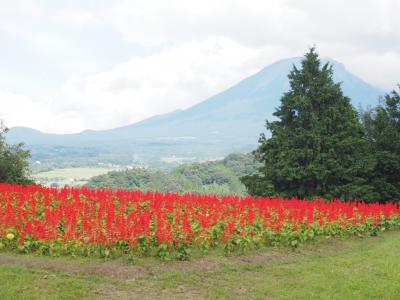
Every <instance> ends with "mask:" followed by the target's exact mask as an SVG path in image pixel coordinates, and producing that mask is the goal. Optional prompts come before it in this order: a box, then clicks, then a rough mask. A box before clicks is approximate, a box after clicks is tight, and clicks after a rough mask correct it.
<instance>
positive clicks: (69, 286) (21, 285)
mask: <svg viewBox="0 0 400 300" xmlns="http://www.w3.org/2000/svg"><path fill="white" fill-rule="evenodd" d="M92 283H93V282H91V281H88V278H82V277H80V276H75V275H72V274H63V273H54V272H50V271H45V270H41V269H36V268H35V269H33V268H26V267H21V266H14V265H1V266H0V299H79V298H80V299H82V298H87V297H89V296H90V295H91V291H92V290H91V285H92Z"/></svg>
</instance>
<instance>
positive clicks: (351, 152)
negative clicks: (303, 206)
mask: <svg viewBox="0 0 400 300" xmlns="http://www.w3.org/2000/svg"><path fill="white" fill-rule="evenodd" d="M332 76H333V69H332V66H331V65H330V64H329V63H326V64H325V65H323V66H322V67H321V63H320V60H319V57H318V54H317V53H316V52H315V49H314V48H311V49H310V51H309V52H308V53H307V54H306V55H305V58H304V59H303V60H302V62H301V68H297V67H296V66H293V70H292V71H291V72H290V74H289V75H288V77H289V81H290V90H289V91H288V92H286V93H285V94H284V95H283V97H282V99H281V105H280V107H279V108H278V109H277V110H276V112H275V113H274V116H276V117H277V118H278V120H277V121H274V122H268V121H267V122H266V128H267V129H268V130H270V132H271V137H270V138H267V137H266V136H265V135H264V134H261V137H260V139H259V147H258V149H257V150H255V155H256V157H257V159H258V160H259V161H260V162H262V163H263V167H262V168H261V169H260V170H259V174H258V175H257V174H256V175H251V176H245V177H243V178H242V182H243V183H244V184H245V185H246V187H247V188H248V191H249V193H250V194H253V195H262V196H265V195H280V196H285V197H292V196H298V197H301V198H305V197H307V198H312V197H324V198H341V199H353V198H355V197H357V198H358V199H362V198H364V199H365V198H369V197H371V195H372V194H371V190H372V189H371V187H370V186H369V185H368V183H367V181H368V176H369V172H370V170H371V169H372V168H373V161H372V159H371V155H370V154H369V153H368V147H367V146H368V145H367V142H366V139H365V138H364V133H363V128H362V125H361V123H360V121H359V117H358V114H357V112H356V111H355V109H354V108H353V107H352V105H351V104H350V99H349V98H348V97H345V96H344V95H343V93H342V90H341V87H340V83H335V82H334V81H333V79H332ZM263 186H264V187H265V188H262V187H263Z"/></svg>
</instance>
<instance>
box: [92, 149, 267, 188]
mask: <svg viewBox="0 0 400 300" xmlns="http://www.w3.org/2000/svg"><path fill="white" fill-rule="evenodd" d="M259 167H260V165H259V163H257V162H255V161H254V158H253V156H252V154H231V155H228V156H227V157H226V158H225V159H223V160H218V161H208V162H203V163H194V164H184V165H180V166H178V167H176V168H175V169H173V170H172V171H171V172H163V171H158V170H157V171H156V170H150V169H142V168H135V169H129V170H124V171H112V172H108V173H107V174H104V175H99V176H95V177H92V178H91V179H90V180H89V182H88V183H87V186H89V187H109V188H114V189H117V188H124V189H141V190H144V191H150V190H151V191H160V192H167V191H169V192H179V193H186V192H190V193H208V194H218V195H225V194H226V195H227V194H231V195H232V194H233V195H245V194H246V188H245V187H244V185H243V184H242V183H241V182H240V180H239V177H240V176H243V175H245V174H252V173H254V172H255V171H256V170H257V168H259Z"/></svg>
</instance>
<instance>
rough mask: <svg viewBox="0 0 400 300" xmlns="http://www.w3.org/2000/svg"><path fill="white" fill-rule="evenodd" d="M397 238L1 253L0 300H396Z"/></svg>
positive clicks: (399, 281) (399, 294)
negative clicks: (258, 246)
mask: <svg viewBox="0 0 400 300" xmlns="http://www.w3.org/2000/svg"><path fill="white" fill-rule="evenodd" d="M399 249H400V232H399V231H393V232H387V233H383V234H380V235H379V236H377V237H364V238H359V237H351V238H342V239H327V240H323V241H318V242H315V243H312V244H307V245H305V246H303V247H301V248H300V249H299V250H296V251H292V250H289V249H266V250H261V251H257V252H254V253H247V254H246V255H240V256H233V257H223V256H221V255H220V254H219V253H211V254H209V255H207V256H206V257H202V258H196V259H192V260H190V261H186V262H178V261H169V262H160V261H157V260H153V259H143V260H138V261H136V262H134V264H133V265H132V264H131V265H129V264H127V262H125V261H120V260H113V261H101V260H89V259H82V258H49V257H37V256H30V255H17V254H11V253H1V254H0V298H1V299H120V300H122V299H400V256H399Z"/></svg>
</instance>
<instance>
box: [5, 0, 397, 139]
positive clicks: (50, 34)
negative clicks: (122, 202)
mask: <svg viewBox="0 0 400 300" xmlns="http://www.w3.org/2000/svg"><path fill="white" fill-rule="evenodd" d="M399 15H400V1H399V0H352V1H349V0H334V1H331V0H324V1H320V0H217V1H216V0H202V1H198V0H195V1H192V0H154V1H153V0H146V1H136V0H69V1H61V0H0V45H1V47H0V119H2V120H3V121H4V123H5V125H6V126H7V127H14V126H26V127H31V128H35V129H38V130H41V131H43V132H52V133H72V132H80V131H82V130H85V129H94V130H101V129H108V128H114V127H118V126H124V125H128V124H131V123H134V122H138V121H140V120H143V119H145V118H148V117H150V116H153V115H156V114H162V113H167V112H170V111H174V110H176V109H184V108H188V107H190V106H192V105H194V104H196V103H199V102H201V101H203V100H205V99H206V98H208V97H210V96H212V95H214V94H216V93H218V92H221V91H223V90H224V89H226V88H229V87H230V86H232V85H234V84H235V83H237V82H239V81H240V80H242V79H244V78H245V77H247V76H250V75H252V74H254V73H256V72H257V71H259V70H260V69H262V68H263V67H265V66H267V65H269V64H271V63H273V62H275V61H277V60H280V59H284V58H287V57H294V56H301V55H303V54H304V53H305V52H306V51H307V49H308V48H309V47H312V46H314V45H315V46H316V47H317V51H318V52H319V54H320V55H321V56H322V57H330V58H333V59H335V60H338V61H340V62H342V63H343V64H345V66H346V68H347V69H349V70H350V71H351V72H352V73H353V74H355V75H357V76H358V77H360V78H362V79H363V80H365V81H366V82H368V83H370V84H372V85H374V86H376V87H379V88H382V89H383V90H386V91H389V90H392V89H394V88H395V87H396V85H397V84H398V83H400V76H399V74H400V30H399V29H400V18H399Z"/></svg>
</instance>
